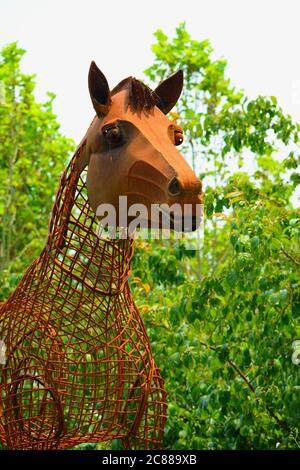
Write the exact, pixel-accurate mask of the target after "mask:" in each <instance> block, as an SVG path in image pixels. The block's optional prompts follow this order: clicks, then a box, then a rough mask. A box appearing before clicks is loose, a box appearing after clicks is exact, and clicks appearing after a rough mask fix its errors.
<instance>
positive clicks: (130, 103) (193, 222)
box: [85, 62, 202, 231]
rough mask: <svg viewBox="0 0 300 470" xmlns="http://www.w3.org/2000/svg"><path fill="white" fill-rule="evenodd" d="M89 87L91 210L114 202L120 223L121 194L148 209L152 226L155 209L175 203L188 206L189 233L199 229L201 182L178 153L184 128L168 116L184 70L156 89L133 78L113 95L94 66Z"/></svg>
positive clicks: (88, 178) (116, 89)
mask: <svg viewBox="0 0 300 470" xmlns="http://www.w3.org/2000/svg"><path fill="white" fill-rule="evenodd" d="M88 83H89V92H90V96H91V100H92V104H93V107H94V109H95V111H96V117H95V119H94V120H93V122H92V124H91V126H90V128H89V130H88V132H87V135H86V149H85V159H86V161H87V162H88V173H87V192H88V198H89V203H90V205H91V207H92V208H93V210H94V211H97V208H98V207H99V206H100V205H101V204H105V205H106V204H111V205H112V206H113V207H114V208H115V210H116V213H117V217H118V219H117V220H119V216H120V206H119V202H120V199H119V196H126V197H127V204H128V207H132V206H133V205H137V204H138V205H139V206H140V205H143V207H145V208H146V209H147V214H148V216H147V219H148V222H149V223H150V224H151V223H152V227H153V224H155V222H157V220H156V221H154V220H152V219H151V217H153V215H151V214H153V212H152V211H151V205H152V206H153V205H159V206H160V207H163V206H164V207H171V206H173V207H174V204H175V206H176V205H177V207H179V208H182V209H184V207H189V208H190V212H189V215H190V223H189V228H188V229H186V228H185V231H192V230H195V229H196V228H197V227H198V226H199V223H200V221H199V220H198V218H197V217H196V208H197V207H198V206H199V205H201V203H202V184H201V182H200V181H199V179H198V178H197V177H196V175H195V173H194V172H193V170H192V168H191V167H190V165H189V164H188V163H187V161H186V160H185V158H184V157H183V156H182V155H181V153H180V152H179V151H178V146H179V145H180V144H181V143H182V142H183V130H182V128H181V127H180V126H178V125H177V124H176V122H175V121H173V122H172V121H170V120H169V119H168V117H167V116H166V115H167V113H168V112H169V111H170V110H171V109H172V107H173V106H174V105H175V104H176V102H177V100H178V99H179V96H180V94H181V91H182V86H183V73H182V71H179V72H177V73H175V74H173V75H172V76H170V77H169V78H167V79H166V80H164V81H162V82H161V83H160V84H159V85H158V87H157V88H156V89H155V91H152V90H151V89H150V88H148V87H147V86H146V85H144V84H143V83H142V82H140V81H138V80H136V79H135V78H133V77H129V78H126V79H125V80H123V81H122V82H120V83H119V84H118V85H117V86H116V87H115V88H114V89H113V90H112V91H110V89H109V85H108V82H107V80H106V78H105V76H104V75H103V73H102V72H101V71H100V70H99V69H98V67H97V66H96V64H95V63H94V62H92V63H91V66H90V70H89V78H88ZM182 213H183V212H182ZM172 217H173V216H172V215H171V225H172V224H173V226H172V228H174V218H173V219H172ZM181 217H182V216H181ZM160 223H161V221H159V222H158V226H160V225H159V224H160Z"/></svg>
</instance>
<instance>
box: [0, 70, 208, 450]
mask: <svg viewBox="0 0 300 470" xmlns="http://www.w3.org/2000/svg"><path fill="white" fill-rule="evenodd" d="M182 82H183V76H182V72H177V73H176V74H174V75H172V76H171V77H170V78H168V79H167V80H165V81H163V82H162V83H161V84H160V85H159V86H158V88H157V89H156V90H155V92H153V91H151V90H150V89H149V88H148V87H147V86H145V85H144V84H142V83H141V82H139V81H138V80H136V79H134V78H132V77H129V78H128V79H125V80H123V81H122V82H121V83H120V84H119V85H118V86H117V87H116V88H114V89H113V90H112V91H110V90H109V87H108V83H107V80H106V78H105V77H104V75H103V74H102V72H101V71H100V70H99V69H98V68H97V66H96V64H95V63H94V62H92V64H91V67H90V71H89V91H90V95H91V99H92V103H93V106H94V109H95V111H96V117H95V118H94V120H93V122H92V124H91V126H90V127H89V129H88V130H87V133H86V135H85V137H84V139H83V140H82V142H81V144H80V145H79V147H78V149H77V150H76V152H75V154H74V156H73V158H72V160H71V162H70V164H69V166H68V167H67V169H66V170H65V171H64V173H63V175H62V178H61V182H60V187H59V189H58V192H57V195H56V199H55V202H54V205H53V210H52V217H51V222H50V227H49V234H48V239H47V242H46V246H45V248H44V250H43V251H42V253H41V255H40V256H39V257H38V258H37V259H36V260H35V261H34V262H33V263H32V264H31V266H30V267H29V268H28V270H27V271H26V273H25V275H24V277H23V279H22V280H21V282H20V284H19V285H18V287H17V288H16V290H15V292H14V293H13V294H12V295H11V296H10V298H9V299H8V300H7V301H6V302H5V303H3V304H1V306H0V340H2V341H4V343H5V345H6V358H7V359H6V363H5V364H2V365H0V370H1V378H0V379H1V380H0V441H1V442H2V444H4V445H6V446H8V447H9V448H12V449H63V448H70V447H72V446H74V445H76V444H78V443H83V442H99V441H104V440H110V439H115V438H119V439H121V440H122V442H123V445H124V447H125V448H146V449H151V448H159V446H160V444H161V440H162V437H163V431H164V425H165V420H166V393H165V390H164V383H163V379H162V377H161V374H160V370H159V369H158V368H157V367H156V365H155V362H154V360H153V356H152V352H151V346H150V343H149V339H148V336H147V333H146V331H145V328H144V326H143V323H142V320H141V317H140V315H139V312H138V309H137V307H136V306H135V304H134V301H133V298H132V295H131V292H130V289H129V284H128V278H129V276H130V262H131V259H132V255H133V239H132V238H131V237H130V236H128V237H127V238H126V239H119V240H110V239H108V238H106V237H105V238H101V237H99V236H98V235H97V233H96V227H97V220H98V219H97V216H96V210H97V207H98V206H99V204H101V203H111V204H113V205H114V207H115V208H116V211H118V196H119V195H126V196H127V197H128V205H130V204H133V203H136V202H142V203H144V204H145V205H146V206H147V207H149V206H150V204H151V203H154V202H155V203H173V202H174V201H176V202H178V203H180V204H184V203H185V202H190V203H192V204H194V205H196V204H198V203H199V202H201V183H200V181H199V180H198V179H197V178H196V176H195V174H194V173H193V171H192V170H191V168H190V167H189V165H188V164H187V163H186V161H185V160H184V158H183V157H182V156H181V155H180V153H179V152H178V150H177V149H176V147H175V145H178V144H179V143H181V141H182V139H183V136H182V130H181V128H179V127H178V126H177V125H176V124H174V122H173V123H172V122H170V121H169V120H168V118H167V117H166V116H165V114H166V113H168V112H169V111H170V109H171V108H172V107H173V105H174V104H175V103H176V101H177V100H178V98H179V96H180V93H181V90H182ZM174 144H175V145H174ZM194 228H195V227H194V226H193V227H191V230H192V229H194Z"/></svg>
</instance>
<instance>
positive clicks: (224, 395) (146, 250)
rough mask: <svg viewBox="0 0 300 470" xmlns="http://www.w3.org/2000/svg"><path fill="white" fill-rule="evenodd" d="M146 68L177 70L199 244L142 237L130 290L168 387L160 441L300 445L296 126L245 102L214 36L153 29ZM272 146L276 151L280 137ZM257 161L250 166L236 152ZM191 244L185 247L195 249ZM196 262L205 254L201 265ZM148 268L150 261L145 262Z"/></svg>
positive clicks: (270, 104)
mask: <svg viewBox="0 0 300 470" xmlns="http://www.w3.org/2000/svg"><path fill="white" fill-rule="evenodd" d="M155 37H156V43H155V44H154V46H153V52H154V54H155V58H154V64H153V65H152V66H151V67H150V68H148V69H147V70H146V75H147V76H148V77H150V79H151V80H153V81H157V77H159V78H160V79H162V78H164V77H165V76H167V75H168V74H170V73H171V72H173V71H175V70H177V69H178V68H182V69H183V70H184V73H185V88H184V94H183V98H182V99H181V100H180V102H179V103H178V105H177V108H176V111H177V112H178V114H179V116H180V117H179V119H180V121H182V123H183V128H184V129H185V134H186V139H185V146H184V147H183V152H184V154H185V155H186V157H187V158H190V159H191V162H192V164H193V166H194V168H195V170H196V171H197V172H198V174H199V175H200V177H201V179H202V180H203V182H204V188H205V195H206V197H205V213H206V224H205V243H204V248H203V250H202V253H201V259H200V260H199V259H198V256H197V253H193V252H188V251H186V249H185V244H184V242H180V243H178V242H177V243H175V244H173V245H172V247H171V248H170V247H168V246H159V245H158V244H153V245H148V246H147V245H145V243H143V244H141V246H140V247H139V248H138V249H137V255H136V258H135V260H134V262H135V275H136V278H135V279H136V281H135V283H134V286H135V289H136V292H137V296H140V298H141V296H142V294H144V295H145V286H147V288H146V291H147V297H148V301H147V304H145V302H144V301H143V302H140V303H141V309H142V312H143V317H144V320H145V322H146V325H147V327H148V331H149V332H150V336H151V339H152V345H153V349H154V355H155V358H156V361H157V363H158V364H159V366H160V367H161V368H162V373H163V376H164V377H165V379H166V388H167V391H168V394H169V398H168V401H169V411H168V422H167V430H166V434H165V443H164V444H165V446H167V447H171V448H178V449H182V448H186V449H191V448H196V449H254V448H255V449H264V448H297V447H299V445H300V444H299V418H300V400H299V391H300V383H299V366H298V365H297V364H294V363H293V361H292V354H293V346H292V345H293V341H294V340H295V339H297V338H300V329H299V313H300V302H299V299H300V286H299V265H300V258H299V252H300V250H299V234H300V217H299V209H298V208H295V207H294V206H293V205H292V203H291V196H292V194H293V191H294V190H295V188H296V187H297V185H298V184H299V176H298V169H299V146H298V141H299V130H300V128H299V125H298V124H296V123H294V122H293V121H292V119H291V118H290V116H288V115H287V116H286V115H285V114H284V113H283V111H282V110H281V108H280V107H279V106H278V104H277V101H276V99H275V97H262V96H259V97H258V98H257V99H255V100H249V99H248V98H247V97H246V96H245V94H244V92H243V91H237V90H235V89H234V87H232V86H231V84H230V81H229V80H228V79H227V78H226V61H225V60H223V59H222V60H219V59H213V56H212V52H213V50H212V47H211V45H210V43H209V41H207V40H205V41H201V42H198V41H196V40H193V39H191V37H190V35H189V34H188V32H187V30H186V28H185V25H184V24H181V25H180V26H179V27H178V28H177V30H176V35H175V37H174V38H171V39H169V38H168V37H167V36H166V35H165V34H164V33H163V32H162V31H161V30H159V31H157V32H156V33H155ZM279 147H280V148H281V151H280V152H278V148H279ZM249 161H250V162H252V171H249V170H248V171H246V168H247V167H245V165H244V163H246V164H248V165H249ZM193 255H194V256H193ZM199 262H201V265H200V268H201V269H200V270H199ZM145 263H146V266H148V269H145Z"/></svg>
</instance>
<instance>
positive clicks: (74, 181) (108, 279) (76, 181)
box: [43, 147, 133, 295]
mask: <svg viewBox="0 0 300 470" xmlns="http://www.w3.org/2000/svg"><path fill="white" fill-rule="evenodd" d="M80 152H81V150H80V147H79V148H78V150H77V152H76V153H75V155H74V157H73V159H72V161H71V162H70V165H69V166H68V168H67V169H66V171H65V172H64V174H63V176H62V179H61V185H60V188H59V190H58V192H57V195H56V200H55V203H54V206H53V211H52V218H51V223H50V229H49V236H48V241H47V247H46V253H47V256H46V258H47V259H46V260H45V262H44V269H43V272H49V266H51V263H53V265H54V266H56V268H57V269H60V270H61V271H62V273H64V274H65V275H66V276H69V277H70V278H72V279H74V280H75V281H76V280H77V281H78V282H80V283H82V285H83V286H85V287H86V288H88V289H91V290H95V291H96V292H99V293H103V294H106V293H109V294H110V295H112V294H117V293H118V292H121V291H122V289H123V287H124V285H125V283H126V281H127V279H128V277H129V275H130V261H131V258H132V255H133V240H132V239H130V238H127V239H124V240H108V239H105V238H100V237H99V236H98V235H97V219H96V216H95V213H94V212H93V210H92V209H91V207H90V205H89V203H88V198H87V192H86V184H85V179H86V170H82V168H81V165H80V157H81V154H80Z"/></svg>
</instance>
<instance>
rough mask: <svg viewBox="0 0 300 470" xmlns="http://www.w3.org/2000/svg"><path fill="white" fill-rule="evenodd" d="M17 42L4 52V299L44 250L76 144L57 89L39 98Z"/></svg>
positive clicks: (0, 233)
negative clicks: (63, 121)
mask: <svg viewBox="0 0 300 470" xmlns="http://www.w3.org/2000/svg"><path fill="white" fill-rule="evenodd" d="M24 53H25V51H24V49H21V48H20V47H18V45H17V43H11V44H9V45H7V46H6V47H4V48H3V49H2V51H1V53H0V180H1V185H0V284H1V291H0V300H5V299H6V298H7V296H8V295H9V294H10V292H11V290H13V289H14V288H15V286H16V284H17V283H18V281H19V279H20V277H21V276H22V274H23V272H24V269H25V268H26V267H27V266H28V264H29V263H30V262H31V261H32V260H33V259H34V258H35V257H36V256H37V255H38V254H39V252H40V251H41V249H42V247H43V244H44V241H45V237H46V234H47V226H48V220H49V215H50V211H51V207H52V202H53V196H54V194H55V190H56V187H57V185H58V181H59V175H60V173H61V172H62V170H63V168H64V165H65V164H66V162H67V161H68V154H69V153H70V151H71V150H72V149H73V148H74V144H73V142H72V141H71V140H70V139H67V138H66V137H64V136H63V135H62V134H61V133H60V130H59V127H60V126H59V124H58V122H57V118H56V116H55V114H54V113H53V110H52V105H53V100H54V98H55V95H54V94H53V93H48V100H47V101H46V102H44V103H37V102H36V100H35V97H34V89H35V81H34V75H25V74H24V73H22V71H21V60H22V57H23V55H24Z"/></svg>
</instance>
